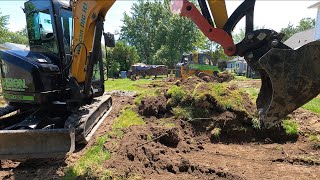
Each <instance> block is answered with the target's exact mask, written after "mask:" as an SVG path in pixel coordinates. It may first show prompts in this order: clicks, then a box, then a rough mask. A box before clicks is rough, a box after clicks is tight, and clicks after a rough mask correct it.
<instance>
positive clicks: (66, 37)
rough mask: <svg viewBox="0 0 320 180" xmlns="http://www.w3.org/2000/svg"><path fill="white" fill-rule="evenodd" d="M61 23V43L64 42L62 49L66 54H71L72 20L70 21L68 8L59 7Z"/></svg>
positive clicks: (70, 16) (70, 15) (70, 14)
mask: <svg viewBox="0 0 320 180" xmlns="http://www.w3.org/2000/svg"><path fill="white" fill-rule="evenodd" d="M60 14H61V24H62V31H63V43H64V51H65V53H66V54H71V49H70V47H71V41H72V37H73V21H72V13H71V11H69V10H66V9H63V8H62V9H61V11H60Z"/></svg>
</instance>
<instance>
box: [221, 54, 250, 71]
mask: <svg viewBox="0 0 320 180" xmlns="http://www.w3.org/2000/svg"><path fill="white" fill-rule="evenodd" d="M226 63H227V68H225V70H226V71H232V72H234V73H236V74H239V75H245V74H246V71H247V62H246V61H245V60H244V58H243V57H236V58H234V59H232V60H230V61H226Z"/></svg>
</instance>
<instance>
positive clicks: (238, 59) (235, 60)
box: [226, 56, 247, 63]
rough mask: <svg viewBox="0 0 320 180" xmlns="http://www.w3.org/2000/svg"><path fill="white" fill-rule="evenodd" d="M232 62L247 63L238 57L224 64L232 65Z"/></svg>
mask: <svg viewBox="0 0 320 180" xmlns="http://www.w3.org/2000/svg"><path fill="white" fill-rule="evenodd" d="M234 62H241V63H247V62H246V61H245V60H244V58H243V57H240V56H238V57H236V58H234V59H231V60H229V61H226V63H234Z"/></svg>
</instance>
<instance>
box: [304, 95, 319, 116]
mask: <svg viewBox="0 0 320 180" xmlns="http://www.w3.org/2000/svg"><path fill="white" fill-rule="evenodd" d="M302 108H303V109H307V110H309V111H312V112H315V113H318V114H320V97H319V96H318V97H316V98H314V99H312V100H311V101H310V102H308V103H307V104H305V105H304V106H302Z"/></svg>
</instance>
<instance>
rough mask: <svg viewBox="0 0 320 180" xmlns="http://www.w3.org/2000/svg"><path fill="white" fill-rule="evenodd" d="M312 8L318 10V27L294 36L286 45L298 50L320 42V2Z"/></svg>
mask: <svg viewBox="0 0 320 180" xmlns="http://www.w3.org/2000/svg"><path fill="white" fill-rule="evenodd" d="M308 8H309V9H310V8H317V9H318V13H317V18H316V26H315V28H312V29H308V30H306V31H302V32H299V33H296V34H294V35H293V36H291V37H290V38H289V39H287V40H286V41H285V42H284V44H285V45H287V46H289V47H291V48H292V49H298V48H299V47H301V46H303V45H305V44H307V43H309V42H312V41H315V40H320V2H317V3H315V4H313V5H311V6H310V7H308Z"/></svg>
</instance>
